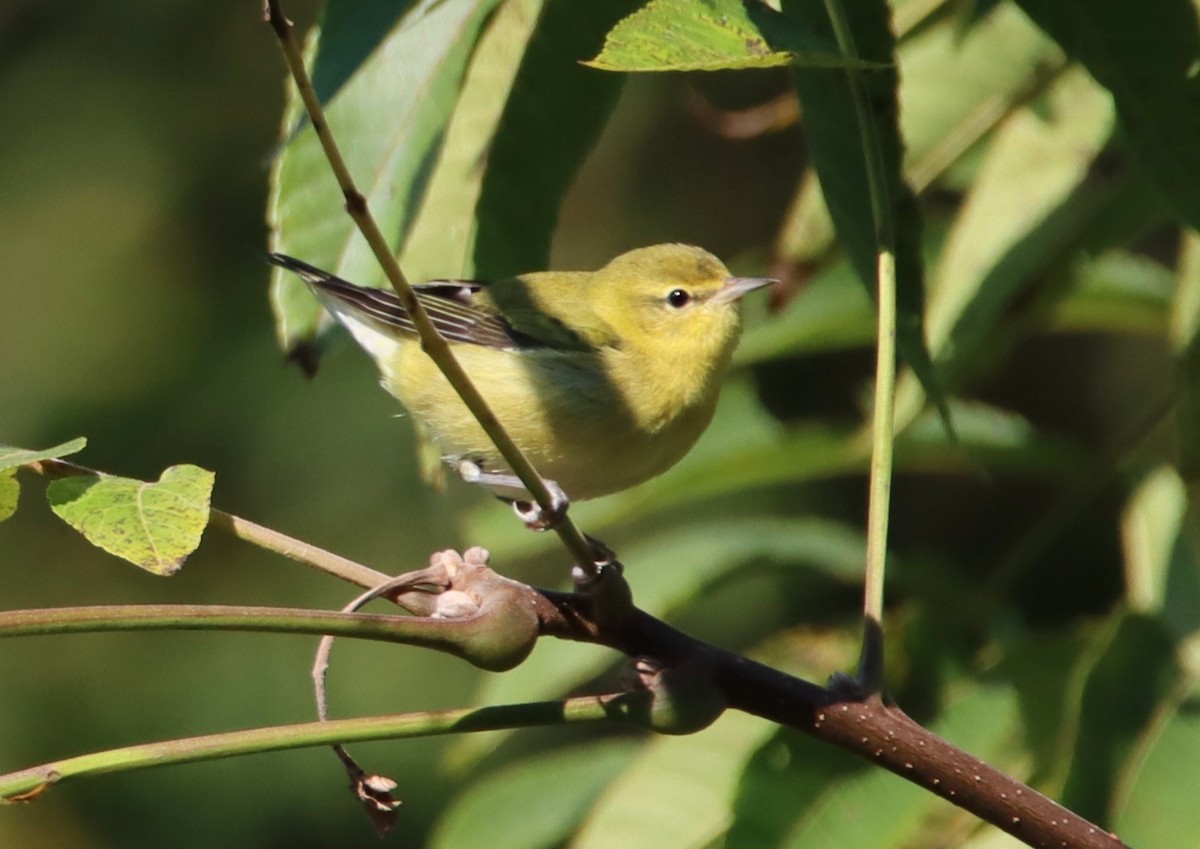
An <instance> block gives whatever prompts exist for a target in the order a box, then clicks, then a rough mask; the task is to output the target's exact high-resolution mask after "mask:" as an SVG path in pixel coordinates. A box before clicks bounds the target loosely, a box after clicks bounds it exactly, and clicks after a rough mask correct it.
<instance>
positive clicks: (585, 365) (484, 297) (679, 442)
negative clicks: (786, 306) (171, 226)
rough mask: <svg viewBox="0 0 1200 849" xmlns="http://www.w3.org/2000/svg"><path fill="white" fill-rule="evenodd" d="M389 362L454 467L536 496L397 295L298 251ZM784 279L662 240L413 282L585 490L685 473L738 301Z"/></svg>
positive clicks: (379, 358)
mask: <svg viewBox="0 0 1200 849" xmlns="http://www.w3.org/2000/svg"><path fill="white" fill-rule="evenodd" d="M271 262H272V263H274V264H275V265H279V266H282V267H283V268H287V269H289V270H291V271H293V272H295V273H296V274H298V275H299V276H300V277H301V279H303V280H304V281H305V282H306V283H308V284H309V286H310V287H311V288H312V290H313V291H314V292H315V293H316V295H317V297H318V298H320V300H321V302H322V304H324V306H325V307H326V309H328V310H329V311H330V312H331V313H333V315H334V316H335V317H336V318H337V319H338V321H340V322H341V323H342V324H343V325H345V327H346V328H347V329H348V330H349V331H350V333H351V334H352V335H353V336H354V338H355V339H356V340H357V341H358V343H359V344H360V345H361V346H362V347H363V348H364V349H366V351H367V352H368V353H369V354H370V355H371V356H372V357H373V358H374V360H375V362H376V364H377V365H378V366H379V370H380V373H381V375H382V383H383V386H384V388H386V389H387V390H388V391H389V392H390V393H391V394H392V395H394V396H395V397H396V398H397V399H399V400H400V402H401V403H402V404H403V405H404V406H405V407H406V408H407V409H408V410H409V412H411V413H412V414H413V416H414V417H416V418H417V420H418V421H419V422H420V423H421V425H423V426H424V428H425V429H426V431H427V432H428V434H429V435H430V436H431V437H432V439H433V441H434V442H435V443H436V444H437V446H438V447H439V449H440V450H441V451H442V454H443V458H444V459H445V460H446V462H447V463H449V464H451V465H452V466H454V467H456V468H457V469H458V470H459V472H460V473H462V475H463V477H464V478H466V479H468V480H472V481H475V482H479V483H483V484H485V485H487V486H488V487H489V488H490V489H491V490H492V491H493V492H495V493H496V494H497V495H499V496H500V497H501V498H505V499H506V500H512V501H520V500H522V499H527V498H528V497H529V496H528V493H527V492H526V491H525V489H524V487H522V486H521V484H520V482H519V481H518V480H517V479H516V477H515V476H514V475H513V474H512V471H511V470H510V469H509V468H508V466H507V465H506V464H505V463H504V460H503V458H501V457H500V455H499V453H498V452H497V451H496V448H495V447H494V446H493V445H492V443H491V441H490V440H489V439H488V437H487V435H486V434H485V433H484V431H483V429H482V428H481V427H480V426H479V424H478V423H477V422H476V421H475V418H474V417H473V416H472V415H471V413H470V412H469V411H468V410H467V408H466V406H465V405H464V404H463V402H462V401H461V400H460V399H459V397H458V395H457V394H456V393H455V392H454V390H453V389H452V388H451V387H450V384H449V383H447V381H446V380H445V378H444V377H442V374H441V372H440V371H438V368H437V366H435V365H434V363H433V361H432V360H430V359H429V357H427V356H426V355H425V354H424V353H423V352H422V351H421V347H420V343H419V342H418V340H417V335H416V330H415V328H414V326H413V322H412V319H411V318H410V317H409V314H408V312H407V311H406V310H405V309H404V307H403V306H401V304H400V301H399V300H398V299H397V298H396V296H395V295H394V294H393V293H391V292H388V291H383V290H380V289H364V288H361V287H358V286H354V285H352V284H350V283H347V282H346V281H344V280H341V279H339V278H337V277H334V276H333V275H331V274H327V273H326V272H324V271H321V270H320V269H317V268H314V267H312V266H310V265H308V264H306V263H303V262H300V261H299V260H296V259H292V258H291V257H288V256H284V255H282V254H272V255H271ZM771 282H774V281H772V280H768V279H760V278H742V277H731V276H730V275H729V271H728V269H726V268H725V266H724V265H723V264H722V263H721V261H720V260H718V259H717V258H716V257H714V256H713V255H712V254H710V253H708V252H707V251H704V250H701V249H700V248H696V247H692V246H690V245H656V246H654V247H648V248H641V249H638V250H634V251H630V252H629V253H626V254H622V255H621V256H619V257H617V258H616V259H614V260H612V262H610V263H609V264H608V265H606V266H604V268H602V269H600V270H599V271H591V272H584V271H548V272H542V273H535V274H523V275H520V276H518V277H511V278H508V279H506V280H497V281H494V282H490V283H486V284H485V283H478V282H467V281H457V280H454V281H452V280H434V281H430V282H428V283H424V284H421V285H418V286H414V287H413V288H414V289H415V291H416V295H417V299H418V300H419V301H420V302H421V303H422V305H423V306H424V307H425V309H426V311H427V312H428V313H429V317H430V319H432V321H433V324H434V326H435V327H437V329H438V331H439V332H440V333H441V334H442V336H443V337H445V338H446V339H447V340H448V341H449V343H450V345H451V348H452V349H453V351H454V356H455V357H456V358H457V359H458V361H459V362H460V363H461V364H462V367H463V369H464V370H465V371H466V373H467V374H468V375H469V376H470V378H471V380H472V382H474V384H475V386H476V387H478V389H479V391H480V393H481V394H482V395H483V397H484V398H485V399H486V400H487V403H488V405H489V406H490V407H491V409H492V410H493V412H494V413H495V414H496V417H497V418H498V419H499V420H500V423H501V424H502V425H503V426H504V427H505V429H506V430H507V431H508V432H509V434H510V435H511V436H512V438H513V440H514V441H515V442H516V443H517V445H518V446H520V448H521V450H522V451H524V452H525V454H526V455H527V456H528V457H529V459H530V460H531V461H532V462H533V465H534V467H535V468H536V469H537V470H538V472H539V473H540V474H541V475H543V476H544V477H545V478H547V482H548V483H556V484H557V486H558V488H559V489H561V490H564V491H565V493H566V494H567V495H569V496H570V497H571V498H573V499H586V498H595V497H596V496H600V495H607V494H609V493H612V492H617V491H619V490H622V489H626V488H628V487H631V486H633V485H634V484H638V483H641V482H642V481H645V480H648V479H649V478H652V477H654V476H655V475H658V474H661V473H662V472H664V471H666V470H667V469H669V468H670V467H671V466H673V465H674V464H675V463H676V462H678V461H679V460H680V458H682V457H683V455H684V454H686V453H687V452H688V449H690V448H691V447H692V445H693V444H694V443H695V442H696V440H697V439H698V438H699V436H700V434H701V433H703V431H704V429H705V428H706V427H707V426H708V423H709V421H710V420H711V419H712V414H713V409H714V408H715V406H716V402H717V393H718V391H719V389H720V382H721V377H722V376H723V374H724V373H725V371H726V369H727V368H728V366H729V360H730V356H731V355H732V353H733V348H734V346H735V345H736V344H737V338H738V335H739V333H740V330H741V325H740V321H739V318H738V310H737V302H738V299H739V298H741V296H742V295H744V294H746V293H747V292H749V291H751V290H753V289H757V288H759V287H760V286H764V285H766V284H768V283H771Z"/></svg>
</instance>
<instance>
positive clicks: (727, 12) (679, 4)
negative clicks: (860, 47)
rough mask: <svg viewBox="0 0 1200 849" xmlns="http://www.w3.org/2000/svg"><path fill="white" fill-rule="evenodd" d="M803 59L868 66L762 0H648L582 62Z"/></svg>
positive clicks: (717, 64)
mask: <svg viewBox="0 0 1200 849" xmlns="http://www.w3.org/2000/svg"><path fill="white" fill-rule="evenodd" d="M791 63H795V64H798V65H802V66H812V67H824V68H845V67H858V68H865V67H871V66H872V63H869V62H863V61H861V60H847V59H845V58H843V57H842V56H841V55H840V54H839V52H838V49H837V43H836V42H835V41H832V40H830V39H827V38H824V37H822V35H821V34H819V33H818V32H815V31H807V30H805V29H803V28H802V27H800V26H797V25H796V24H795V23H793V22H792V21H790V20H789V19H788V18H786V17H784V16H783V15H781V14H779V13H778V12H776V11H775V10H774V9H772V8H770V7H769V6H767V5H765V4H762V3H745V2H743V0H650V2H649V3H647V4H646V5H645V6H643V7H642V8H641V9H639V10H638V11H636V12H634V13H633V14H632V15H630V16H629V17H628V18H625V19H624V20H623V21H621V22H620V23H619V24H617V25H616V26H615V27H613V29H612V31H611V32H610V33H609V34H608V37H607V38H606V39H605V42H604V49H603V50H602V51H601V52H600V55H599V56H597V57H596V58H595V59H593V60H591V61H590V62H588V63H587V64H589V65H591V66H592V67H593V68H601V69H603V70H606V71H715V70H727V69H737V68H770V67H775V66H778V65H787V64H791Z"/></svg>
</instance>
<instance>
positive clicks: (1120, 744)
mask: <svg viewBox="0 0 1200 849" xmlns="http://www.w3.org/2000/svg"><path fill="white" fill-rule="evenodd" d="M1177 672H1178V670H1177V668H1176V666H1175V646H1174V644H1173V642H1172V641H1171V639H1170V637H1169V636H1168V635H1167V633H1166V630H1165V629H1164V628H1163V626H1162V624H1161V623H1160V622H1157V621H1155V620H1153V619H1149V618H1146V617H1142V616H1137V615H1134V614H1129V615H1125V616H1122V617H1120V618H1118V619H1117V620H1116V622H1115V623H1114V628H1113V630H1112V637H1111V639H1110V640H1109V642H1108V645H1107V646H1106V647H1105V649H1104V652H1103V654H1102V655H1101V656H1100V657H1099V659H1098V660H1097V661H1096V663H1095V665H1094V666H1093V668H1092V670H1091V672H1090V674H1089V675H1088V678H1087V683H1086V685H1085V686H1084V689H1083V698H1082V702H1081V704H1080V706H1079V733H1078V735H1077V738H1076V740H1075V748H1074V756H1073V758H1072V760H1071V771H1070V774H1069V775H1068V776H1067V781H1066V785H1065V787H1064V788H1063V794H1062V803H1063V804H1064V805H1065V806H1066V807H1068V808H1070V809H1071V810H1073V811H1075V813H1077V814H1079V815H1080V816H1082V817H1085V818H1087V819H1089V820H1091V821H1092V822H1095V823H1098V824H1100V825H1108V824H1111V822H1112V820H1113V813H1114V811H1113V801H1114V796H1115V793H1116V792H1117V788H1118V786H1119V785H1120V783H1121V782H1122V781H1123V780H1124V776H1125V775H1126V771H1127V770H1128V769H1129V768H1130V766H1131V764H1132V762H1131V760H1130V759H1131V757H1132V756H1133V755H1134V754H1135V753H1136V747H1137V744H1138V741H1139V739H1140V738H1141V737H1142V735H1143V734H1145V733H1146V732H1147V731H1148V730H1149V729H1150V728H1151V726H1152V724H1153V723H1154V722H1155V721H1156V713H1157V711H1158V710H1159V707H1160V703H1161V702H1162V700H1163V699H1164V698H1165V697H1166V696H1167V694H1168V692H1169V690H1170V688H1171V686H1172V685H1173V683H1174V681H1175V679H1176V676H1177Z"/></svg>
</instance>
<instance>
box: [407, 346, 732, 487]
mask: <svg viewBox="0 0 1200 849" xmlns="http://www.w3.org/2000/svg"><path fill="white" fill-rule="evenodd" d="M452 348H453V350H454V354H455V356H456V357H457V358H458V360H459V362H460V363H461V364H462V366H463V369H464V370H465V371H466V372H467V374H468V376H470V378H471V380H472V382H473V383H474V384H475V385H476V387H477V388H478V389H479V391H480V393H481V394H482V395H483V397H484V399H485V400H486V401H487V403H488V406H489V407H491V409H492V411H493V412H494V413H496V415H497V417H498V418H499V419H500V423H501V424H502V425H503V426H504V428H505V429H506V430H507V431H508V433H509V434H510V435H511V436H512V438H513V440H514V441H515V442H516V443H517V445H518V446H520V448H521V450H522V451H524V452H525V454H526V455H527V456H528V457H529V459H530V460H531V461H532V462H533V465H534V467H535V468H536V469H537V470H538V472H539V473H540V474H541V475H542V476H543V477H545V478H549V479H551V480H554V481H556V482H557V483H558V484H559V485H560V486H561V487H562V488H563V489H564V490H565V491H566V493H567V495H568V496H570V497H571V498H572V499H574V500H582V499H587V498H595V497H598V496H601V495H606V494H608V493H611V492H617V491H619V490H622V489H626V488H628V487H631V486H634V485H636V484H638V483H641V482H643V481H645V480H648V479H650V478H652V477H654V476H656V475H658V474H661V473H662V472H664V471H666V470H667V469H668V468H670V467H671V466H672V465H674V464H675V463H676V462H678V461H679V460H680V458H682V457H683V455H684V454H686V453H687V451H688V450H689V449H690V448H691V447H692V445H693V444H694V443H695V441H696V440H697V439H698V438H699V436H700V434H701V433H703V432H704V429H705V428H706V427H707V426H708V423H709V421H710V420H711V418H712V414H713V409H714V407H715V405H716V399H717V388H718V387H717V381H715V380H706V379H700V378H701V377H702V376H701V375H696V374H692V373H689V370H688V369H689V368H699V367H703V368H705V369H714V370H722V371H723V370H724V367H725V365H726V364H727V361H728V354H727V353H722V354H721V355H720V357H719V358H718V359H719V360H721V361H719V362H711V360H712V359H713V358H712V357H709V358H707V359H708V360H709V362H707V363H704V362H699V361H694V362H691V363H689V362H687V361H684V362H672V361H663V360H661V359H660V358H656V357H655V356H654V355H653V352H648V351H641V352H639V351H637V350H630V349H625V348H602V349H598V350H597V351H595V352H593V353H588V354H581V353H580V352H579V351H558V350H554V349H550V348H533V349H529V350H523V351H513V350H499V349H495V348H487V347H482V346H478V345H454V346H452ZM383 372H384V373H383V384H384V386H385V388H387V389H388V390H389V391H390V392H391V393H392V394H393V395H395V396H396V398H397V399H398V400H399V401H400V402H401V403H402V404H404V406H405V407H406V408H408V410H409V411H410V412H411V413H412V414H413V415H414V416H415V417H417V418H418V419H420V420H421V422H422V423H423V425H424V426H425V427H426V429H427V430H428V431H429V434H430V436H431V437H432V439H433V440H434V442H436V443H437V445H438V446H439V447H440V449H441V451H442V453H443V455H444V456H446V457H447V458H448V459H451V460H460V459H467V460H472V461H474V462H476V463H478V464H479V465H481V466H482V467H483V468H484V470H485V471H494V472H508V471H509V469H508V467H507V466H506V465H505V464H504V462H503V461H502V459H501V458H500V457H499V455H498V454H497V452H496V449H495V447H494V446H493V445H492V443H491V440H489V439H488V437H487V435H486V434H485V433H484V431H483V428H482V427H480V426H479V424H478V423H477V422H476V421H475V419H474V418H473V417H472V416H471V415H470V414H469V413H467V412H466V409H465V405H464V404H463V402H462V400H461V399H460V398H459V397H458V395H457V394H456V393H455V392H454V391H453V389H451V387H450V385H449V383H448V382H447V381H446V380H445V378H444V377H443V376H442V375H441V373H440V372H439V371H438V370H437V368H436V366H434V364H433V362H432V361H431V360H430V359H429V358H428V357H427V356H425V354H424V353H423V352H422V351H421V350H420V347H419V345H418V344H417V343H416V342H415V341H413V342H410V343H406V344H404V345H401V346H400V349H399V350H398V352H397V355H396V356H395V358H394V359H393V360H392V361H391V362H389V363H388V364H386V366H385V367H384V369H383Z"/></svg>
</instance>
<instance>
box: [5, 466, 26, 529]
mask: <svg viewBox="0 0 1200 849" xmlns="http://www.w3.org/2000/svg"><path fill="white" fill-rule="evenodd" d="M20 495H21V485H20V484H19V483H17V470H16V469H0V522H3V521H4V520H5V519H7V518H8V517H9V516H11V515H12V514H13V513H16V512H17V499H18V498H19V497H20Z"/></svg>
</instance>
